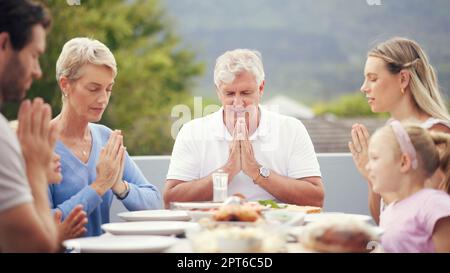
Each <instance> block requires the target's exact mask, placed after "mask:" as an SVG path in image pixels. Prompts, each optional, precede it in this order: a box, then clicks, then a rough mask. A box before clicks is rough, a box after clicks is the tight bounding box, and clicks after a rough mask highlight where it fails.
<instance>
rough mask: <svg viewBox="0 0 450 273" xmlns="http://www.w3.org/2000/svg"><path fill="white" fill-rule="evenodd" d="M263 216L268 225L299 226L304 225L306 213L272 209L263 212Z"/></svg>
mask: <svg viewBox="0 0 450 273" xmlns="http://www.w3.org/2000/svg"><path fill="white" fill-rule="evenodd" d="M263 216H264V219H265V220H266V221H267V222H268V223H276V224H284V225H289V226H301V225H303V223H304V219H305V216H306V213H304V212H301V211H291V210H284V209H272V210H268V211H265V212H263Z"/></svg>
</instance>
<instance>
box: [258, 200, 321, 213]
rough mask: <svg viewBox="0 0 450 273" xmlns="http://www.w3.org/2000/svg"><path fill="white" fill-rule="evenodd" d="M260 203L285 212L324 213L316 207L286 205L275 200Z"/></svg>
mask: <svg viewBox="0 0 450 273" xmlns="http://www.w3.org/2000/svg"><path fill="white" fill-rule="evenodd" d="M258 203H259V204H260V205H262V206H265V207H267V208H270V209H284V210H292V211H299V212H303V213H307V214H310V213H320V212H322V208H321V207H314V206H298V205H293V204H285V203H277V202H276V201H274V200H259V201H258Z"/></svg>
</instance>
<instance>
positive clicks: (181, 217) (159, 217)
mask: <svg viewBox="0 0 450 273" xmlns="http://www.w3.org/2000/svg"><path fill="white" fill-rule="evenodd" d="M117 215H118V216H119V217H120V218H122V219H123V220H125V221H189V220H191V217H190V216H189V214H188V213H187V212H186V211H181V210H139V211H127V212H121V213H118V214H117Z"/></svg>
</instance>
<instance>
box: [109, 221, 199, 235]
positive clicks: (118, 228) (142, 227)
mask: <svg viewBox="0 0 450 273" xmlns="http://www.w3.org/2000/svg"><path fill="white" fill-rule="evenodd" d="M190 228H198V224H197V223H192V222H181V221H151V222H123V223H109V224H103V225H102V229H103V230H104V231H106V232H109V233H111V234H113V235H180V234H184V233H185V231H186V230H187V229H190Z"/></svg>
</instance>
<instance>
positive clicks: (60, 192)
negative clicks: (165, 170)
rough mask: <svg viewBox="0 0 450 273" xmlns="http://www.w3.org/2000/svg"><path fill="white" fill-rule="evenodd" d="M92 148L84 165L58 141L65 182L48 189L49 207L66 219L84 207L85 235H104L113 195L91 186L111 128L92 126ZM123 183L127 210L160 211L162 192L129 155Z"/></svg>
mask: <svg viewBox="0 0 450 273" xmlns="http://www.w3.org/2000/svg"><path fill="white" fill-rule="evenodd" d="M89 129H90V131H91V136H92V147H91V153H90V156H89V159H88V162H87V163H86V164H85V163H83V162H81V161H80V160H79V159H78V158H77V157H76V156H75V155H74V154H73V153H72V152H71V151H70V149H69V148H67V147H66V146H65V145H64V144H63V143H62V142H61V141H57V142H56V148H55V151H56V153H57V154H59V155H60V156H61V169H62V175H63V180H62V181H61V183H60V184H52V185H50V186H49V196H50V204H51V206H52V209H53V211H55V209H60V210H61V211H62V213H63V219H64V218H65V217H66V216H67V215H68V214H69V213H70V212H71V211H72V209H73V208H74V207H75V206H76V205H78V204H81V205H83V208H84V210H85V211H86V213H87V215H88V224H87V225H86V228H87V233H86V235H85V236H97V235H100V234H102V230H101V227H100V226H101V225H102V224H104V223H109V209H110V207H111V203H112V199H113V196H114V194H113V192H112V190H111V189H110V190H108V191H107V192H106V193H105V194H104V195H103V196H99V195H98V194H97V192H96V191H95V190H94V189H93V188H92V187H91V186H90V185H91V184H92V183H93V182H94V181H95V179H96V176H97V173H96V165H97V161H98V158H99V155H100V151H101V149H102V147H103V146H105V144H106V143H107V142H108V139H109V136H110V134H111V129H109V128H108V127H106V126H103V125H99V124H93V123H89ZM123 180H125V181H127V182H128V183H129V186H130V192H129V194H128V196H127V197H126V198H125V199H123V200H122V202H123V204H124V205H125V207H126V208H127V209H128V210H130V211H132V210H145V209H159V208H161V207H162V201H161V193H160V192H159V191H158V189H157V188H156V187H155V186H153V185H152V184H150V183H149V182H148V181H147V179H145V177H144V175H143V174H142V172H141V170H140V169H139V168H138V167H137V165H136V164H135V163H134V161H133V160H132V159H131V158H130V156H129V155H128V153H127V154H126V161H125V169H124V174H123Z"/></svg>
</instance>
